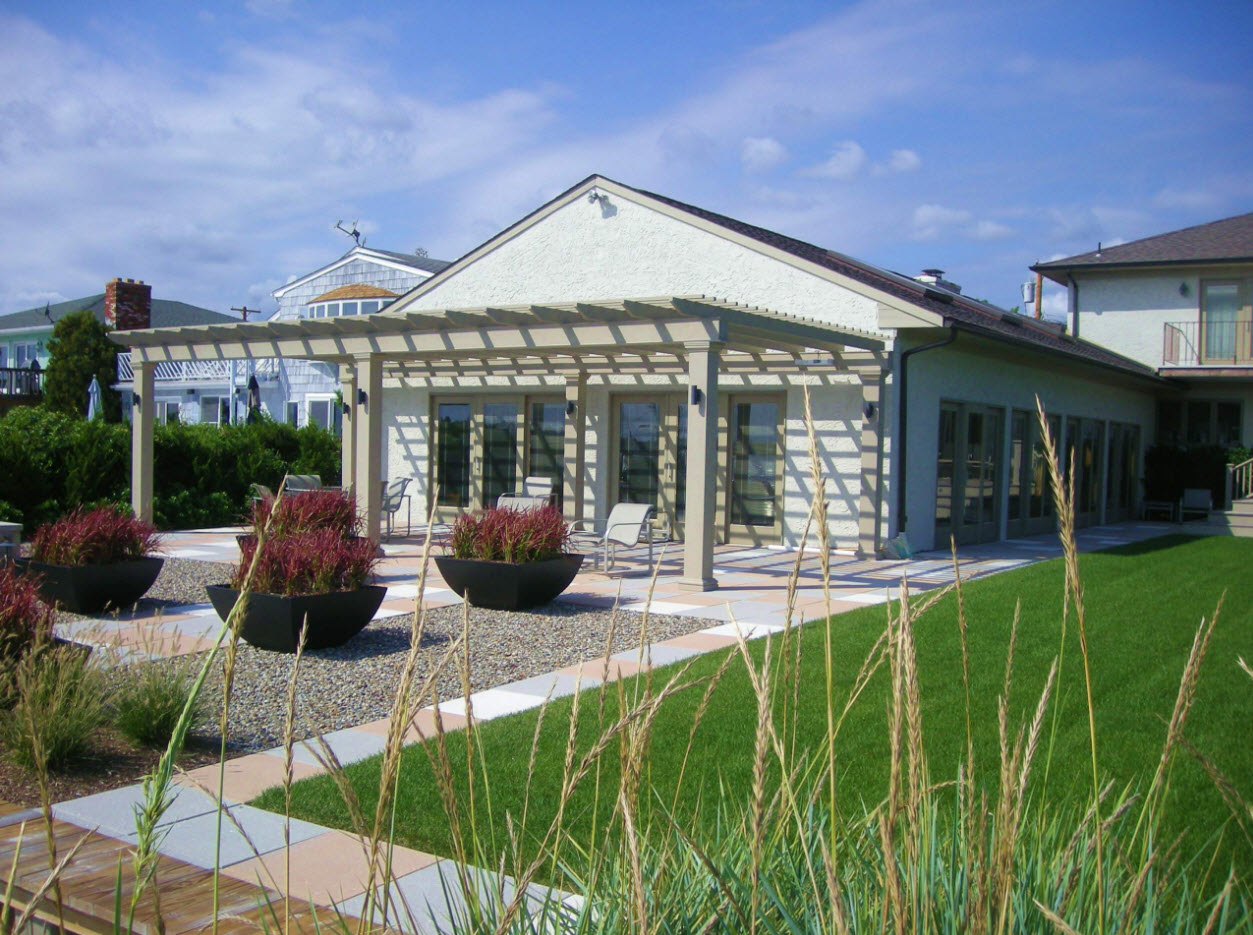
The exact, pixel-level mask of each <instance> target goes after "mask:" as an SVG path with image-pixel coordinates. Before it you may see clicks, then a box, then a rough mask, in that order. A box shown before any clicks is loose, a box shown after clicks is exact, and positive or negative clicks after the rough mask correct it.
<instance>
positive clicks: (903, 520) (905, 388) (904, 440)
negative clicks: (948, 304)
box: [896, 324, 957, 534]
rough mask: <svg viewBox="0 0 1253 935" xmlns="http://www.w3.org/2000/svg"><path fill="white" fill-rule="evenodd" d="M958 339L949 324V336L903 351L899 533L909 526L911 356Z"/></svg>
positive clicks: (898, 470)
mask: <svg viewBox="0 0 1253 935" xmlns="http://www.w3.org/2000/svg"><path fill="white" fill-rule="evenodd" d="M956 340H957V326H956V325H953V324H950V325H949V326H948V337H945V338H940V340H938V341H932V342H931V343H930V344H920V345H919V346H918V347H911V348H909V349H908V350H905V351H901V384H900V390H899V395H900V400H901V405H900V415H899V417H898V418H897V420H896V421H897V425H898V427H899V432H900V438H899V439H898V441H897V446H896V447H897V451H898V452H899V455H898V456H897V463H898V465H899V468H898V469H897V472H896V515H897V517H898V523H897V529H896V531H897V534H900V533H903V532H904V531H905V528H906V526H908V522H907V519H908V517H907V516H906V513H905V476H906V474H907V473H908V472H907V470H906V466H907V465H908V464H909V461H908V460H907V459H906V455H907V453H908V450H909V442H908V438H909V434H908V431H907V430H908V428H909V358H911V357H912V356H914V355H915V354H921V353H922V352H923V351H934V350H935V349H936V348H940V347H947V346H948V345H950V344H952V343H953V342H954V341H956Z"/></svg>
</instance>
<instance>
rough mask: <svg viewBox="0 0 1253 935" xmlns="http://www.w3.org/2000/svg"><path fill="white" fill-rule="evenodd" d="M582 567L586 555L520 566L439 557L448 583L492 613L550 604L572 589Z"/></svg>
mask: <svg viewBox="0 0 1253 935" xmlns="http://www.w3.org/2000/svg"><path fill="white" fill-rule="evenodd" d="M582 564H583V556H582V555H562V556H560V557H559V558H550V559H548V560H547V561H543V562H523V563H520V564H514V563H512V562H485V561H481V560H480V559H477V558H452V557H451V556H447V555H437V556H435V565H436V567H438V568H439V573H440V575H441V576H443V579H444V583H445V584H447V585H448V586H449V587H450V588H452V589H453V590H454V591H456V592H457V594H459V595H460V596H461V597H464V598H465V599H466V601H467V602H469V603H470V605H471V606H473V607H485V608H487V609H489V610H523V609H524V608H527V607H538V606H539V605H540V604H547V603H548V602H549V601H551V600H552V599H553V598H554V597H556V596H557V595H558V594H560V593H561V592H562V591H564V590H565V589H566V588H568V587H569V586H570V582H571V581H573V580H574V576H575V575H577V574H578V573H579V567H580V566H581V565H582Z"/></svg>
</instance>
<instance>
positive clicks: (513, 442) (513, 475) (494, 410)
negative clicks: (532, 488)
mask: <svg viewBox="0 0 1253 935" xmlns="http://www.w3.org/2000/svg"><path fill="white" fill-rule="evenodd" d="M518 408H519V407H518V404H517V402H490V403H487V402H485V403H483V493H482V501H481V502H482V505H483V506H484V507H491V506H495V505H496V501H497V499H498V498H499V497H500V495H501V494H502V493H510V492H512V491H515V490H518V489H519V488H520V486H521V485H520V484H519V482H518V429H519V411H518Z"/></svg>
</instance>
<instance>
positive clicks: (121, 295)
mask: <svg viewBox="0 0 1253 935" xmlns="http://www.w3.org/2000/svg"><path fill="white" fill-rule="evenodd" d="M81 310H87V311H89V312H91V313H92V314H93V315H95V316H96V319H97V320H98V321H101V322H103V323H105V324H107V325H109V326H110V327H113V328H149V327H151V328H174V327H179V326H181V325H207V324H215V323H223V322H234V321H238V319H236V318H232V317H231V316H230V315H223V314H221V313H219V312H214V311H210V310H209V309H207V308H200V307H198V306H195V305H189V304H187V303H186V302H176V301H174V300H172V299H153V298H152V287H151V286H150V285H147V284H146V283H144V282H142V281H136V280H133V279H114V280H112V281H111V282H109V283H108V284H106V286H105V291H104V292H102V293H99V294H98V295H91V296H86V297H84V298H81V299H71V300H70V301H68V302H58V303H56V304H55V305H53V304H48V305H44V306H41V307H39V308H29V309H26V310H25V311H21V312H13V313H12V314H9V315H3V316H0V407H3V404H4V403H5V402H6V401H11V402H16V401H19V400H20V401H23V402H36V401H37V400H38V398H39V394H38V393H37V392H32V390H37V389H38V383H39V379H38V377H36V378H35V379H32V378H31V375H30V372H31V365H32V364H34V363H37V364H38V369H39V371H40V372H42V371H43V370H46V369H47V367H48V342H49V341H50V340H51V338H52V329H53V327H54V326H55V325H56V323H57V322H58V321H60V320H61V319H62V318H64V317H65V316H66V315H68V314H70V313H72V312H77V311H81ZM122 356H123V357H125V355H122ZM121 367H122V362H121V361H119V369H121ZM192 369H194V368H191V367H189V366H187V365H177V366H175V365H170V366H167V367H164V368H162V371H161V373H160V375H159V377H158V387H159V393H160V406H159V407H158V408H159V412H158V417H159V418H160V420H161V421H163V422H164V421H166V419H167V418H180V417H181V418H184V420H185V421H199V419H198V416H199V412H200V408H201V406H202V404H203V403H202V400H205V399H209V400H212V401H213V403H212V405H213V406H214V407H215V410H216V408H219V407H218V406H217V402H216V400H218V399H221V398H226V399H229V398H230V382H229V378H228V370H229V369H230V368H229V367H228V366H227V365H226V364H224V363H223V362H218V361H213V362H211V363H210V364H209V365H208V366H207V367H205V368H201V373H200V376H199V378H197V379H194V380H188V379H184V376H185V375H186V374H187V373H188V372H189V371H190V370H192ZM215 375H216V377H215ZM130 378H131V375H130V372H129V369H127V370H126V371H125V373H124V375H123V374H121V373H120V374H119V379H124V380H125V385H123V386H120V387H119V389H120V390H122V391H123V403H124V405H123V407H122V411H123V412H124V413H129V406H128V405H125V403H126V402H127V400H128V399H129V392H130ZM83 391H84V393H85V392H86V387H84V388H83ZM3 397H7V399H5V398H3ZM84 398H85V397H84ZM0 411H2V409H0ZM193 417H194V418H193Z"/></svg>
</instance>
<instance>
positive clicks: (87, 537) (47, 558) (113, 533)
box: [30, 506, 161, 565]
mask: <svg viewBox="0 0 1253 935" xmlns="http://www.w3.org/2000/svg"><path fill="white" fill-rule="evenodd" d="M160 541H161V537H160V536H159V535H157V530H156V527H155V526H153V525H152V524H151V523H145V522H144V521H143V520H141V519H137V518H136V517H134V516H131V515H130V511H129V510H125V509H121V508H118V507H107V506H104V507H97V508H96V509H94V510H81V509H79V510H74V511H73V512H71V513H69V514H67V515H65V516H63V517H62V518H61V519H59V520H57V521H56V522H55V523H49V524H48V525H45V526H40V527H39V528H38V529H37V530H35V535H34V537H33V538H32V539H31V549H30V556H31V558H32V559H33V560H35V561H37V562H46V563H47V564H49V565H90V564H97V563H99V564H107V563H109V562H124V561H127V560H129V559H135V558H143V557H144V556H145V555H147V554H148V553H149V552H151V551H153V550H154V549H156V547H157V545H158V544H159V543H160Z"/></svg>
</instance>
